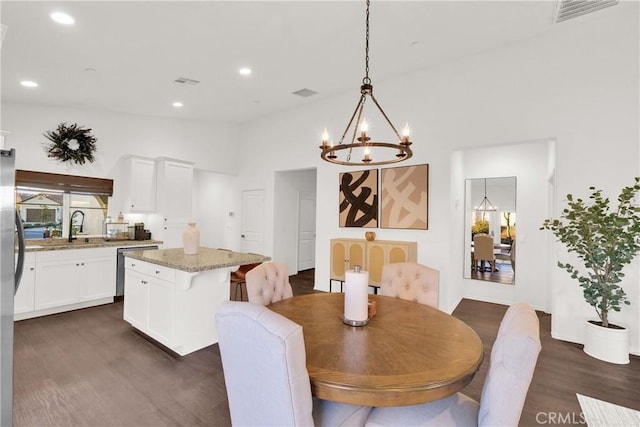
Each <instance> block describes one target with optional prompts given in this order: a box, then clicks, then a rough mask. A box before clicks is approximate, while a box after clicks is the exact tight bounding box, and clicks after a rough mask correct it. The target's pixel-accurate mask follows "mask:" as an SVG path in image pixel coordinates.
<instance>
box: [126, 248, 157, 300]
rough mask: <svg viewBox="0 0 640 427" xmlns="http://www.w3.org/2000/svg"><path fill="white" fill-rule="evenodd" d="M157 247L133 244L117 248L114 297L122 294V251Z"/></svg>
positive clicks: (145, 249)
mask: <svg viewBox="0 0 640 427" xmlns="http://www.w3.org/2000/svg"><path fill="white" fill-rule="evenodd" d="M152 249H158V246H133V247H126V248H118V259H117V261H116V298H117V299H119V298H122V297H123V296H124V253H125V252H129V251H149V250H152Z"/></svg>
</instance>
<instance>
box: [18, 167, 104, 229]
mask: <svg viewBox="0 0 640 427" xmlns="http://www.w3.org/2000/svg"><path fill="white" fill-rule="evenodd" d="M112 189H113V181H112V180H110V179H101V178H88V177H81V176H73V175H59V174H50V173H44V172H32V171H21V170H18V171H16V209H17V210H18V212H19V213H20V218H21V219H22V222H23V225H24V231H25V238H27V239H43V238H55V237H67V236H68V235H69V230H71V234H72V235H76V236H78V235H81V236H87V237H89V236H102V235H103V233H104V229H103V225H104V222H105V219H106V217H107V211H108V205H109V196H110V195H111V194H112Z"/></svg>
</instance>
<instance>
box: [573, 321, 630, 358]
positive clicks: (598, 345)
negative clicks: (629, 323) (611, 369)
mask: <svg viewBox="0 0 640 427" xmlns="http://www.w3.org/2000/svg"><path fill="white" fill-rule="evenodd" d="M585 332H586V333H585V340H584V352H585V353H587V354H588V355H589V356H591V357H595V358H596V359H600V360H604V361H605V362H610V363H618V364H626V363H629V330H628V329H626V328H624V329H612V328H603V327H602V326H598V325H594V324H593V323H590V322H587V326H586V331H585Z"/></svg>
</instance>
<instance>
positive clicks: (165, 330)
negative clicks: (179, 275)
mask: <svg viewBox="0 0 640 427" xmlns="http://www.w3.org/2000/svg"><path fill="white" fill-rule="evenodd" d="M174 289H175V283H172V282H167V281H165V280H160V279H157V278H154V279H151V280H149V316H148V323H147V333H148V334H149V335H150V336H151V337H154V338H155V339H157V340H158V341H160V342H165V343H168V345H169V346H172V345H173V343H174V339H173V336H174V333H173V332H174V331H173V327H174V319H173V317H174V316H175V309H174V299H175V292H174Z"/></svg>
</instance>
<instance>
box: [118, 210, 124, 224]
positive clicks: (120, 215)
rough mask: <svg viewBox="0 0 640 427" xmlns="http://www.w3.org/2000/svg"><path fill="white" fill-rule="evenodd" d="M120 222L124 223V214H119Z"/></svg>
mask: <svg viewBox="0 0 640 427" xmlns="http://www.w3.org/2000/svg"><path fill="white" fill-rule="evenodd" d="M118 222H124V215H122V212H120V213H119V214H118Z"/></svg>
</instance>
